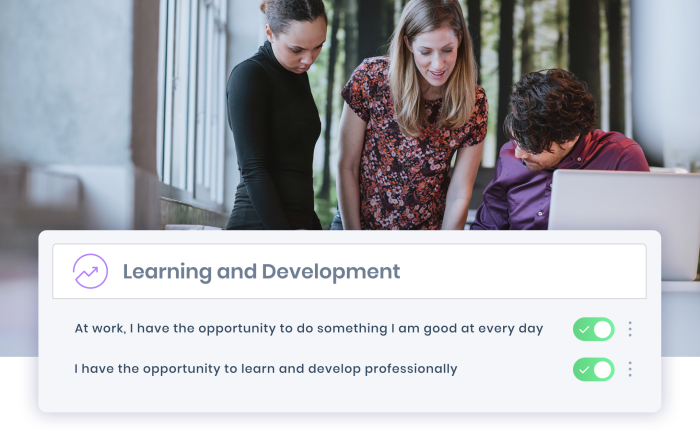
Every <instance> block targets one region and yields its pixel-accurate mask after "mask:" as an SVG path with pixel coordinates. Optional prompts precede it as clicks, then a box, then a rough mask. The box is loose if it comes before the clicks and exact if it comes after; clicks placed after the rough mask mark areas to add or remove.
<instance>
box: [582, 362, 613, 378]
mask: <svg viewBox="0 0 700 433" xmlns="http://www.w3.org/2000/svg"><path fill="white" fill-rule="evenodd" d="M613 374H615V366H614V365H613V363H612V361H611V360H609V359H607V358H581V359H579V360H578V361H576V363H575V364H574V376H576V379H578V380H581V381H583V382H604V381H606V380H609V379H610V378H611V377H613Z"/></svg>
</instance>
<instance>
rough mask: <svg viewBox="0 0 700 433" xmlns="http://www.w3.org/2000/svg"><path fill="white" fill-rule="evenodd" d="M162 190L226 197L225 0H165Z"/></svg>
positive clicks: (200, 198) (183, 196)
mask: <svg viewBox="0 0 700 433" xmlns="http://www.w3.org/2000/svg"><path fill="white" fill-rule="evenodd" d="M158 60H159V61H158V65H159V66H158V122H159V124H158V175H159V177H160V180H161V182H162V184H163V191H162V193H161V195H164V196H166V197H168V198H173V199H177V200H180V201H185V202H189V203H195V204H200V205H204V206H206V207H209V208H215V209H219V208H221V206H222V205H223V202H224V149H225V147H224V133H225V128H226V107H225V105H224V104H225V100H226V97H225V91H226V90H225V86H226V0H161V12H160V49H159V59H158Z"/></svg>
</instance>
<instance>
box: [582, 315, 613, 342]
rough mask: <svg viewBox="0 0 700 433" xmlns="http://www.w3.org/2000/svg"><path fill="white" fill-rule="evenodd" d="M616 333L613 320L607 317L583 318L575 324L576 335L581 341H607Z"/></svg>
mask: <svg viewBox="0 0 700 433" xmlns="http://www.w3.org/2000/svg"><path fill="white" fill-rule="evenodd" d="M614 333H615V325H613V322H612V320H610V319H607V318H605V317H582V318H580V319H578V320H577V321H576V323H574V335H575V336H576V338H578V339H579V340H581V341H605V340H610V338H611V337H612V336H613V334H614Z"/></svg>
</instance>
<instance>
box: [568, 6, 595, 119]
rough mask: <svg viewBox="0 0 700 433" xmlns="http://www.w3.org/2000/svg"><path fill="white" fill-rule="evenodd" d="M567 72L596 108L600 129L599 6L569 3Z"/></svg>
mask: <svg viewBox="0 0 700 433" xmlns="http://www.w3.org/2000/svg"><path fill="white" fill-rule="evenodd" d="M569 70H570V71H571V72H573V73H574V74H576V76H577V77H578V78H579V79H581V80H582V81H585V82H586V83H587V84H588V91H589V92H591V94H592V95H593V97H594V98H595V100H596V103H597V104H598V119H597V122H596V123H597V126H598V127H600V108H601V101H602V100H601V89H600V6H599V3H598V1H597V0H593V1H591V0H569Z"/></svg>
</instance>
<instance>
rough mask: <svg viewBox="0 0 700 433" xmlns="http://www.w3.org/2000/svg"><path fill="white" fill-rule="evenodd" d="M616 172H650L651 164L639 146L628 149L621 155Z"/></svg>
mask: <svg viewBox="0 0 700 433" xmlns="http://www.w3.org/2000/svg"><path fill="white" fill-rule="evenodd" d="M615 170H619V171H649V163H647V159H646V157H645V156H644V151H643V150H642V147H641V146H639V145H634V146H629V147H627V148H626V149H625V150H624V151H623V152H622V153H621V154H620V158H619V159H618V160H617V167H615Z"/></svg>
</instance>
